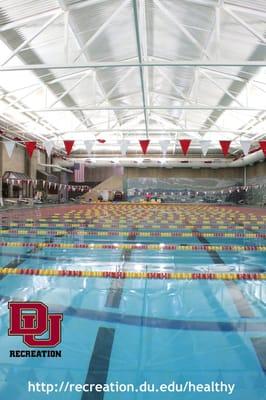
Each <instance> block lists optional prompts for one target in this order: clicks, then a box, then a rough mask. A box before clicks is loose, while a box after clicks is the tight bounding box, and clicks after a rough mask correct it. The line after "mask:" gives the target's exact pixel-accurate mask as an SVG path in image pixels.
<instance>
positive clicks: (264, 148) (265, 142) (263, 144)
mask: <svg viewBox="0 0 266 400" xmlns="http://www.w3.org/2000/svg"><path fill="white" fill-rule="evenodd" d="M259 144H260V148H261V150H262V151H263V153H264V156H265V157H266V140H261V141H260V142H259Z"/></svg>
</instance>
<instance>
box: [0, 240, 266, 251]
mask: <svg viewBox="0 0 266 400" xmlns="http://www.w3.org/2000/svg"><path fill="white" fill-rule="evenodd" d="M0 247H37V248H58V249H108V250H121V249H122V250H124V249H126V250H173V251H176V250H178V251H261V252H264V251H266V246H246V245H245V246H236V245H182V244H181V245H173V244H170V245H169V244H139V243H136V244H125V243H112V244H101V243H45V242H43V243H40V242H0Z"/></svg>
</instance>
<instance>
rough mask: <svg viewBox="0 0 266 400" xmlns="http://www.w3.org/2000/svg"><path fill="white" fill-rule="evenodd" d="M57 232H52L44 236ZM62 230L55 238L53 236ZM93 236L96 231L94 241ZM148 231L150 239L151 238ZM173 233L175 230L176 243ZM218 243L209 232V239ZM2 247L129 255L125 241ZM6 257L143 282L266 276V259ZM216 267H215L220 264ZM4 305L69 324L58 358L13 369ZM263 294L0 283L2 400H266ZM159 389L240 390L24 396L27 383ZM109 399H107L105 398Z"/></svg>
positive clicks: (2, 258) (20, 361)
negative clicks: (28, 304)
mask: <svg viewBox="0 0 266 400" xmlns="http://www.w3.org/2000/svg"><path fill="white" fill-rule="evenodd" d="M49 229H50V228H49ZM56 230H60V228H56ZM90 230H91V229H90ZM150 231H152V230H150ZM170 231H171V230H169V232H170ZM210 231H211V232H213V233H214V232H218V230H217V229H216V230H210V229H208V232H210ZM207 239H208V242H209V243H210V244H236V245H258V244H261V243H264V242H263V240H264V241H265V239H261V238H256V239H254V238H250V239H249V238H225V237H222V238H217V237H208V238H207ZM0 241H5V242H43V241H54V242H59V243H60V242H62V243H90V242H93V243H120V242H122V243H125V242H130V241H131V240H130V239H127V237H125V236H123V237H122V236H119V235H117V236H104V237H99V236H97V235H95V236H86V235H84V236H82V235H81V236H77V235H76V236H75V235H71V232H69V234H68V235H63V236H59V237H55V236H53V235H46V236H36V235H31V234H30V233H27V234H20V235H18V234H12V233H10V234H8V235H6V234H5V235H2V236H1V237H0ZM135 242H136V243H151V244H155V243H168V244H169V243H172V244H184V243H185V244H200V241H199V239H198V238H196V237H170V238H166V237H157V238H156V237H136V238H135ZM31 250H32V249H31V248H27V247H25V248H24V247H12V246H5V247H2V248H1V250H0V267H5V266H7V265H9V267H10V266H11V267H12V265H13V266H15V264H16V265H17V266H18V267H19V268H33V269H57V270H59V269H66V270H67V269H69V270H70V269H78V270H118V269H119V270H128V271H132V270H135V271H136V270H137V271H148V272H150V271H169V272H177V271H197V272H198V271H211V272H215V271H216V272H220V271H222V272H224V271H237V272H241V271H248V272H263V271H265V269H266V267H265V252H259V251H243V252H242V251H241V252H237V251H220V252H218V253H216V255H215V257H216V258H215V257H214V256H213V254H210V253H208V252H207V251H200V252H193V251H166V250H164V251H158V250H157V251H156V250H132V251H130V252H127V253H125V251H124V250H121V249H117V250H107V249H56V248H42V249H38V250H37V251H31ZM215 259H216V261H217V260H218V261H217V262H215ZM9 300H21V301H26V300H28V301H29V300H32V301H42V302H44V303H45V304H47V305H48V307H49V312H63V314H64V320H63V324H62V343H61V344H60V345H59V346H58V348H59V349H60V350H62V357H61V358H10V357H9V351H10V350H11V349H12V350H16V349H18V350H23V349H28V347H27V346H26V345H24V344H23V342H22V339H21V337H19V336H13V337H11V336H8V335H7V329H8V326H9V314H8V308H7V303H8V301H9ZM265 305H266V292H265V283H264V282H262V281H241V282H235V281H232V282H225V281H199V280H198V281H197V280H191V281H189V280H184V281H182V280H180V281H174V280H144V279H125V280H112V279H103V278H90V279H86V278H70V277H67V278H66V277H51V276H50V277H48V276H15V275H14V276H13V275H4V276H1V280H0V349H1V364H0V399H1V400H5V399H8V400H28V399H29V398H30V399H36V400H37V399H38V400H43V399H48V398H50V399H58V400H61V399H71V400H86V399H92V400H100V399H104V400H120V399H123V400H127V399H129V400H146V399H147V400H154V399H155V400H156V399H158V400H159V399H160V400H161V399H163V400H168V399H169V400H172V399H179V398H180V399H182V400H183V399H184V400H203V399H204V400H205V399H207V400H208V399H211V400H219V399H221V400H224V399H227V398H230V399H233V400H250V399H254V400H264V399H266V370H265V368H266V367H265V366H266V355H265V351H266V350H265V343H266V312H265ZM93 379H94V380H97V379H100V380H105V382H107V383H110V382H117V381H118V382H121V383H126V384H127V383H129V384H134V385H135V387H138V385H140V384H142V383H143V382H144V381H147V382H149V383H151V384H155V385H156V387H158V386H159V385H160V384H168V383H171V382H172V381H176V382H177V383H184V384H185V382H186V381H191V382H193V383H194V384H208V383H210V382H211V381H214V382H221V381H223V382H225V383H229V384H235V389H234V391H233V393H232V394H231V395H229V394H227V393H225V392H216V393H208V392H197V393H195V392H193V391H192V392H186V393H173V392H171V391H168V392H164V393H158V392H154V393H148V392H146V393H142V392H135V393H132V392H130V393H126V392H122V393H110V392H109V393H108V392H106V393H105V394H104V397H103V396H102V397H101V396H100V395H99V394H97V393H93V394H83V395H82V393H80V392H71V393H69V392H65V393H59V392H53V393H50V394H49V395H47V394H46V393H41V392H31V393H29V392H28V391H27V382H28V381H31V382H37V381H38V382H47V383H51V384H60V382H61V381H64V382H66V381H69V382H71V383H81V384H83V383H85V382H91V381H92V380H93ZM101 395H102V394H101Z"/></svg>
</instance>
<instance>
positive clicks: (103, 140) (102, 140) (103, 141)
mask: <svg viewBox="0 0 266 400" xmlns="http://www.w3.org/2000/svg"><path fill="white" fill-rule="evenodd" d="M97 142H99V143H102V144H103V143H105V142H106V140H105V139H97Z"/></svg>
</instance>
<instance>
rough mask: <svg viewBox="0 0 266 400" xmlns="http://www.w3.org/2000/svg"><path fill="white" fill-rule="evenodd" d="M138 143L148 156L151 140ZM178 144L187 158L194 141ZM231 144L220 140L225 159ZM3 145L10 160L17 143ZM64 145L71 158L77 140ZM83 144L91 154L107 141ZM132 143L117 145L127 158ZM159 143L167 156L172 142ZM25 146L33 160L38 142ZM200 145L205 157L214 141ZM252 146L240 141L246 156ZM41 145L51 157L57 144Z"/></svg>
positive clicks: (263, 147) (262, 145)
mask: <svg viewBox="0 0 266 400" xmlns="http://www.w3.org/2000/svg"><path fill="white" fill-rule="evenodd" d="M138 142H139V145H140V148H141V150H142V153H143V154H146V153H147V152H148V149H149V146H150V143H151V141H150V140H149V139H141V140H139V141H138ZM178 142H179V145H180V148H181V151H182V153H183V155H184V156H186V155H187V154H188V152H189V148H190V145H191V142H192V140H191V139H179V140H178ZM231 142H232V141H231V140H219V145H220V148H221V151H222V153H223V155H224V157H226V156H227V155H228V154H229V150H230V145H231ZM3 143H4V145H5V148H6V151H7V154H8V156H9V158H11V157H12V154H13V150H14V147H15V141H11V140H4V141H3ZM63 143H64V147H65V151H66V154H67V156H69V155H70V154H71V152H72V150H73V146H74V144H75V140H63ZM83 143H84V146H85V148H86V151H87V153H88V154H90V153H91V152H92V150H93V146H94V145H95V144H97V143H99V144H101V145H103V144H105V143H106V140H104V139H90V140H84V141H83ZM130 143H131V142H130V141H129V140H120V141H118V142H117V144H118V145H119V146H120V151H121V154H122V155H123V156H126V153H127V151H128V147H129V145H130ZM158 143H159V145H160V147H161V151H162V153H163V155H164V156H165V155H166V153H167V150H168V148H169V146H170V145H171V141H170V140H160V141H159V142H158ZM24 144H25V148H26V151H27V153H28V155H29V157H30V158H31V157H32V154H33V152H34V150H35V149H37V148H38V147H37V142H36V141H25V142H24ZM199 144H200V147H201V151H202V154H203V156H206V155H207V153H208V150H209V148H210V146H211V144H212V141H211V140H201V141H200V142H199ZM251 144H252V140H247V139H245V140H240V146H241V149H242V151H243V154H244V155H245V156H246V155H248V154H249V151H250V147H251ZM41 145H42V147H43V148H44V149H45V151H46V153H47V155H48V157H50V156H51V154H52V151H53V148H54V145H55V142H54V141H51V140H47V141H44V142H42V143H41ZM259 145H260V149H261V150H262V151H263V153H264V156H265V157H266V140H261V141H259Z"/></svg>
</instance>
